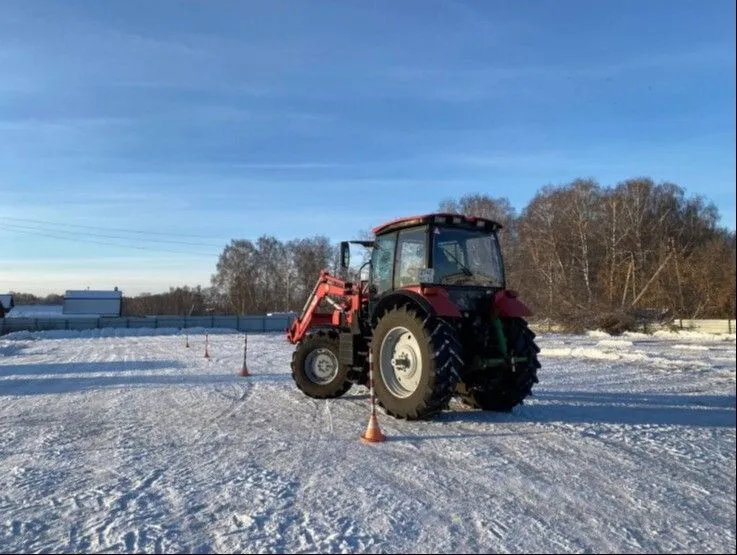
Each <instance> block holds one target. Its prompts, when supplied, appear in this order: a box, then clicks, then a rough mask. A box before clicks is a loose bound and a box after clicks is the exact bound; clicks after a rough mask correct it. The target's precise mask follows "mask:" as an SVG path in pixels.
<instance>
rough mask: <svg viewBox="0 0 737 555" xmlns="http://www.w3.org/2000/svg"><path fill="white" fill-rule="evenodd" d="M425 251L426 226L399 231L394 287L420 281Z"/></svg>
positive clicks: (415, 283) (414, 283)
mask: <svg viewBox="0 0 737 555" xmlns="http://www.w3.org/2000/svg"><path fill="white" fill-rule="evenodd" d="M426 252H427V228H426V227H421V228H419V229H405V230H403V231H400V232H399V240H398V241H397V268H396V271H395V273H394V276H395V277H394V287H395V288H396V289H398V288H400V287H406V286H407V285H417V284H419V283H420V270H422V269H423V268H425V266H426V264H425V257H426Z"/></svg>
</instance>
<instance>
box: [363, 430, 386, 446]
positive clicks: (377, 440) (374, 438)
mask: <svg viewBox="0 0 737 555" xmlns="http://www.w3.org/2000/svg"><path fill="white" fill-rule="evenodd" d="M382 441H386V436H385V435H384V434H382V433H381V432H379V434H372V436H371V437H368V436H365V435H363V436H361V443H366V444H368V443H381V442H382Z"/></svg>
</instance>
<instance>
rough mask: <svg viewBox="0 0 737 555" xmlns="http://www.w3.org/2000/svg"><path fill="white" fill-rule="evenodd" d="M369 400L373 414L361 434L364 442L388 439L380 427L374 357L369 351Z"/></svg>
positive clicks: (377, 441)
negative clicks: (377, 415)
mask: <svg viewBox="0 0 737 555" xmlns="http://www.w3.org/2000/svg"><path fill="white" fill-rule="evenodd" d="M368 359H369V360H368V362H369V400H370V401H371V416H369V422H368V427H367V428H366V433H365V434H363V435H362V436H361V442H362V443H379V442H381V441H384V440H385V439H386V436H385V435H384V434H383V433H381V428H379V420H378V418H376V392H375V391H374V357H373V354H372V352H371V351H369V357H368Z"/></svg>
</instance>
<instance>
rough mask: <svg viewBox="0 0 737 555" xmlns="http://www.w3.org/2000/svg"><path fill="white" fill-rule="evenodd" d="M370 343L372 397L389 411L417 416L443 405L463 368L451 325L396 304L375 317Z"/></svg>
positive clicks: (438, 410) (452, 390)
mask: <svg viewBox="0 0 737 555" xmlns="http://www.w3.org/2000/svg"><path fill="white" fill-rule="evenodd" d="M371 343H372V345H371V349H372V354H373V359H374V365H375V367H374V373H375V377H374V387H375V390H376V398H377V400H378V402H379V404H380V405H381V406H382V407H384V409H385V410H386V411H387V412H388V413H389V414H391V415H392V416H395V417H397V418H406V419H408V420H420V419H425V418H429V417H431V416H433V415H434V414H436V413H438V412H440V411H441V410H443V409H444V408H445V407H446V406H447V405H448V402H449V401H450V399H451V398H452V396H453V392H454V390H455V385H456V383H457V381H458V377H459V375H460V370H461V368H462V359H461V354H460V353H459V352H458V351H459V349H460V345H459V343H458V341H457V339H456V337H455V332H454V330H453V329H452V328H451V327H450V326H448V325H447V324H446V323H445V322H443V321H442V320H438V319H436V318H427V319H422V318H420V316H419V315H418V314H417V312H415V311H414V310H413V309H412V308H410V307H406V306H400V307H397V308H395V309H393V310H390V311H388V312H387V313H385V314H384V315H383V316H382V317H381V318H380V319H379V322H378V324H377V325H376V329H375V330H374V333H373V340H372V342H371Z"/></svg>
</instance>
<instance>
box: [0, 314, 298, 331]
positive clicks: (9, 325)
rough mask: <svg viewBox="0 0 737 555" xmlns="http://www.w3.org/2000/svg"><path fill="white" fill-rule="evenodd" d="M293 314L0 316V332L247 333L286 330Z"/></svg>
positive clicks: (292, 318)
mask: <svg viewBox="0 0 737 555" xmlns="http://www.w3.org/2000/svg"><path fill="white" fill-rule="evenodd" d="M293 320H294V317H292V316H288V315H279V316H276V315H275V316H266V315H263V316H261V315H256V316H145V317H130V318H124V317H121V318H106V317H100V318H86V317H79V318H0V335H3V334H7V333H11V332H14V331H46V330H79V331H81V330H91V329H104V328H139V329H141V328H146V329H160V328H168V329H171V328H174V329H184V328H223V329H232V330H238V331H242V332H248V333H256V332H281V331H286V330H287V329H288V328H289V326H290V325H291V323H292V321H293Z"/></svg>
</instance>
